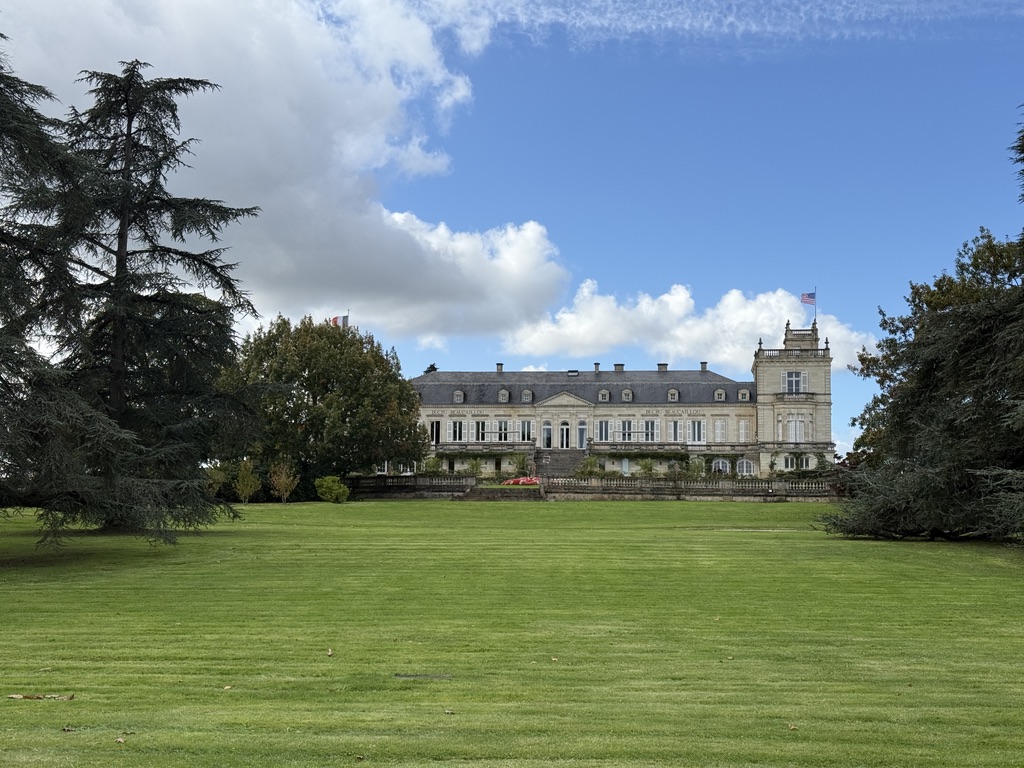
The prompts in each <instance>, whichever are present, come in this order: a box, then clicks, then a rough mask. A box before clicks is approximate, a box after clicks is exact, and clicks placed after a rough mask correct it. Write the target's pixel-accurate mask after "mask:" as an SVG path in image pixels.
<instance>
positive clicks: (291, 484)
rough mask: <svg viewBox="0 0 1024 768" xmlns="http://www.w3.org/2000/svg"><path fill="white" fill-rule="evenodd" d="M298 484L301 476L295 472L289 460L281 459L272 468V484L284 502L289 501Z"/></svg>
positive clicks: (278, 496)
mask: <svg viewBox="0 0 1024 768" xmlns="http://www.w3.org/2000/svg"><path fill="white" fill-rule="evenodd" d="M298 484H299V476H298V475H296V474H295V472H294V471H293V470H292V467H291V464H289V463H288V462H286V461H279V462H277V463H276V464H274V465H273V466H272V467H271V468H270V486H271V487H272V488H273V489H274V495H275V496H277V498H279V499H280V500H281V503H282V504H287V503H288V497H289V496H290V495H291V493H292V491H294V490H295V486H297V485H298Z"/></svg>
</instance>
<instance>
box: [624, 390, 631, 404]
mask: <svg viewBox="0 0 1024 768" xmlns="http://www.w3.org/2000/svg"><path fill="white" fill-rule="evenodd" d="M622 402H624V403H631V402H633V390H631V389H624V390H622Z"/></svg>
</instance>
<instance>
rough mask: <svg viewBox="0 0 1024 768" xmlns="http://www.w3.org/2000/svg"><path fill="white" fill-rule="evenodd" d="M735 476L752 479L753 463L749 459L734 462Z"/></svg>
mask: <svg viewBox="0 0 1024 768" xmlns="http://www.w3.org/2000/svg"><path fill="white" fill-rule="evenodd" d="M736 474H737V475H739V476H740V477H753V476H754V462H752V461H751V460H750V459H740V460H739V461H737V462H736Z"/></svg>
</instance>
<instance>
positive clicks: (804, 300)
mask: <svg viewBox="0 0 1024 768" xmlns="http://www.w3.org/2000/svg"><path fill="white" fill-rule="evenodd" d="M816 295H817V292H815V293H801V294H800V303H801V304H813V303H814V297H815V296H816Z"/></svg>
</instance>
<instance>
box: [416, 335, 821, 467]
mask: <svg viewBox="0 0 1024 768" xmlns="http://www.w3.org/2000/svg"><path fill="white" fill-rule="evenodd" d="M751 374H752V377H753V378H752V380H751V381H734V380H733V379H729V378H727V377H725V376H721V375H719V374H717V373H714V372H713V371H710V370H708V367H707V364H706V363H701V367H700V369H699V370H669V368H668V366H667V365H666V364H659V365H658V366H657V369H656V370H653V371H650V370H648V371H627V370H625V367H624V366H623V365H615V366H614V367H613V369H612V370H611V371H607V370H601V366H600V365H599V364H595V365H594V370H593V371H578V370H570V371H558V372H554V371H505V370H504V366H502V365H501V364H500V363H499V364H498V365H497V366H496V369H495V370H494V371H491V372H486V373H483V372H451V371H433V372H430V373H425V374H423V375H422V376H418V377H416V378H414V379H412V384H413V386H414V387H415V388H416V391H417V392H418V393H419V395H420V401H421V409H420V421H421V423H422V424H423V425H424V427H425V428H426V429H427V431H428V432H429V434H430V442H431V450H432V453H433V455H435V456H437V457H438V458H440V459H441V460H442V467H443V468H444V469H447V470H448V471H450V472H457V471H460V470H465V469H467V468H468V467H470V466H471V465H472V464H474V463H476V462H474V461H473V460H474V459H476V460H477V462H479V466H480V468H481V469H482V471H483V473H484V474H493V473H496V472H512V471H514V470H515V468H516V464H517V463H518V464H520V465H522V464H524V463H525V464H526V465H527V468H528V469H529V470H532V471H536V472H537V473H539V474H543V475H548V476H558V475H569V474H571V473H572V471H573V470H574V469H575V467H576V466H578V464H579V463H580V462H581V461H583V459H584V458H585V457H587V456H593V457H595V458H596V459H597V460H598V462H599V463H600V465H601V466H602V467H603V468H605V469H607V470H617V471H621V472H622V473H623V474H624V475H630V474H632V473H635V472H636V471H637V469H638V462H639V460H641V459H650V460H651V461H653V462H654V466H655V470H656V471H659V472H665V471H667V470H668V469H670V468H671V467H672V466H673V465H677V466H678V465H682V464H683V463H685V462H686V461H687V460H690V459H696V458H704V459H706V464H707V465H708V469H709V470H710V471H713V472H720V473H723V474H736V475H739V476H751V477H766V476H768V475H770V474H772V473H775V472H784V471H787V470H797V469H809V468H812V467H814V466H815V465H816V464H817V462H819V461H820V460H821V457H823V456H824V457H825V458H826V460H828V458H830V457H831V456H832V454H833V452H834V450H835V446H834V445H833V443H832V427H831V424H832V357H831V354H830V352H829V346H828V340H827V339H826V340H825V343H824V346H820V345H819V340H818V329H817V323H815V324H813V325H812V326H811V327H810V328H807V329H793V328H790V326H789V323H787V324H786V330H785V335H784V338H783V344H782V347H781V348H771V349H768V348H765V347H764V346H763V344H761V343H759V344H758V348H757V350H756V351H755V352H754V362H753V366H752V368H751Z"/></svg>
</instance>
